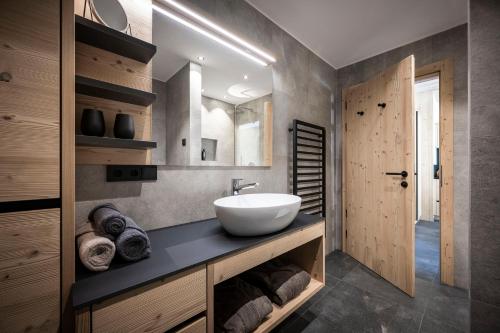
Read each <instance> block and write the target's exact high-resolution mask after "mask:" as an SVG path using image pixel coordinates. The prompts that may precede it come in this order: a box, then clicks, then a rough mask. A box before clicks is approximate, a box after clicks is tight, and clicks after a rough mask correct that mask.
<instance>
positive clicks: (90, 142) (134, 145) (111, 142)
mask: <svg viewBox="0 0 500 333" xmlns="http://www.w3.org/2000/svg"><path fill="white" fill-rule="evenodd" d="M75 143H76V145H77V146H85V147H102V148H121V149H143V150H144V149H153V148H156V142H154V141H142V140H130V139H117V138H108V137H99V136H88V135H76V142H75Z"/></svg>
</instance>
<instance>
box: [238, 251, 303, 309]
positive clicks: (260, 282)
mask: <svg viewBox="0 0 500 333" xmlns="http://www.w3.org/2000/svg"><path fill="white" fill-rule="evenodd" d="M241 277H242V279H244V280H245V281H247V282H248V283H251V284H253V285H255V286H257V287H259V288H260V289H262V291H263V292H264V293H265V294H266V295H267V296H268V297H269V298H270V299H271V300H272V301H273V302H274V303H276V304H278V305H280V306H281V305H283V304H285V303H287V302H288V301H290V300H292V299H294V298H295V297H297V296H298V295H299V294H300V293H301V292H302V291H304V289H306V287H307V286H308V285H309V282H311V276H310V275H309V274H308V273H307V272H306V271H304V270H303V269H302V268H300V267H298V266H297V265H294V264H287V263H284V262H282V261H281V260H278V259H275V260H271V261H268V262H265V263H263V264H262V265H260V266H257V267H255V268H252V269H251V270H249V271H247V272H245V273H243V274H242V275H241Z"/></svg>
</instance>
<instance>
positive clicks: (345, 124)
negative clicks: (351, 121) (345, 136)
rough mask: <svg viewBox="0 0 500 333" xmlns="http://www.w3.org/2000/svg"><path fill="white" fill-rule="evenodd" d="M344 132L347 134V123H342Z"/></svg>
mask: <svg viewBox="0 0 500 333" xmlns="http://www.w3.org/2000/svg"><path fill="white" fill-rule="evenodd" d="M344 128H345V131H346V132H347V123H344Z"/></svg>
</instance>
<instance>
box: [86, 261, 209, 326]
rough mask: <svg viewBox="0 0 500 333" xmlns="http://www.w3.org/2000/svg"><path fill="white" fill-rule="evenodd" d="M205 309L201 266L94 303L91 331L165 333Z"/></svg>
mask: <svg viewBox="0 0 500 333" xmlns="http://www.w3.org/2000/svg"><path fill="white" fill-rule="evenodd" d="M205 309H206V269H205V266H203V267H202V268H195V269H193V270H190V271H188V272H185V273H181V274H178V275H176V276H174V277H171V278H168V279H166V280H162V281H158V282H155V283H152V284H151V285H149V286H146V287H143V288H138V289H137V290H134V291H132V292H130V293H127V294H124V295H121V296H118V297H116V298H113V299H110V300H109V301H105V302H103V303H101V304H98V305H95V306H94V307H93V311H92V332H94V333H98V332H106V333H111V332H165V331H166V330H168V329H171V328H172V327H175V326H176V325H179V324H180V323H182V322H184V321H186V320H188V319H190V318H192V317H193V316H195V315H197V314H199V313H201V312H202V311H204V310H205Z"/></svg>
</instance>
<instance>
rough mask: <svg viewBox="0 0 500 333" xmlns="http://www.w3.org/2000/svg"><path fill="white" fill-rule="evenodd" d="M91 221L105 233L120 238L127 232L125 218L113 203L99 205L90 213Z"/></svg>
mask: <svg viewBox="0 0 500 333" xmlns="http://www.w3.org/2000/svg"><path fill="white" fill-rule="evenodd" d="M89 220H90V221H92V222H94V224H95V226H96V227H97V228H98V229H99V230H100V231H101V232H104V233H107V234H110V235H113V236H118V235H119V234H121V233H122V232H123V231H124V230H125V226H126V221H125V216H123V214H122V213H120V211H119V210H118V208H116V207H115V205H113V204H111V203H106V204H103V205H99V206H97V207H95V208H94V209H92V210H91V211H90V213H89Z"/></svg>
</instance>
